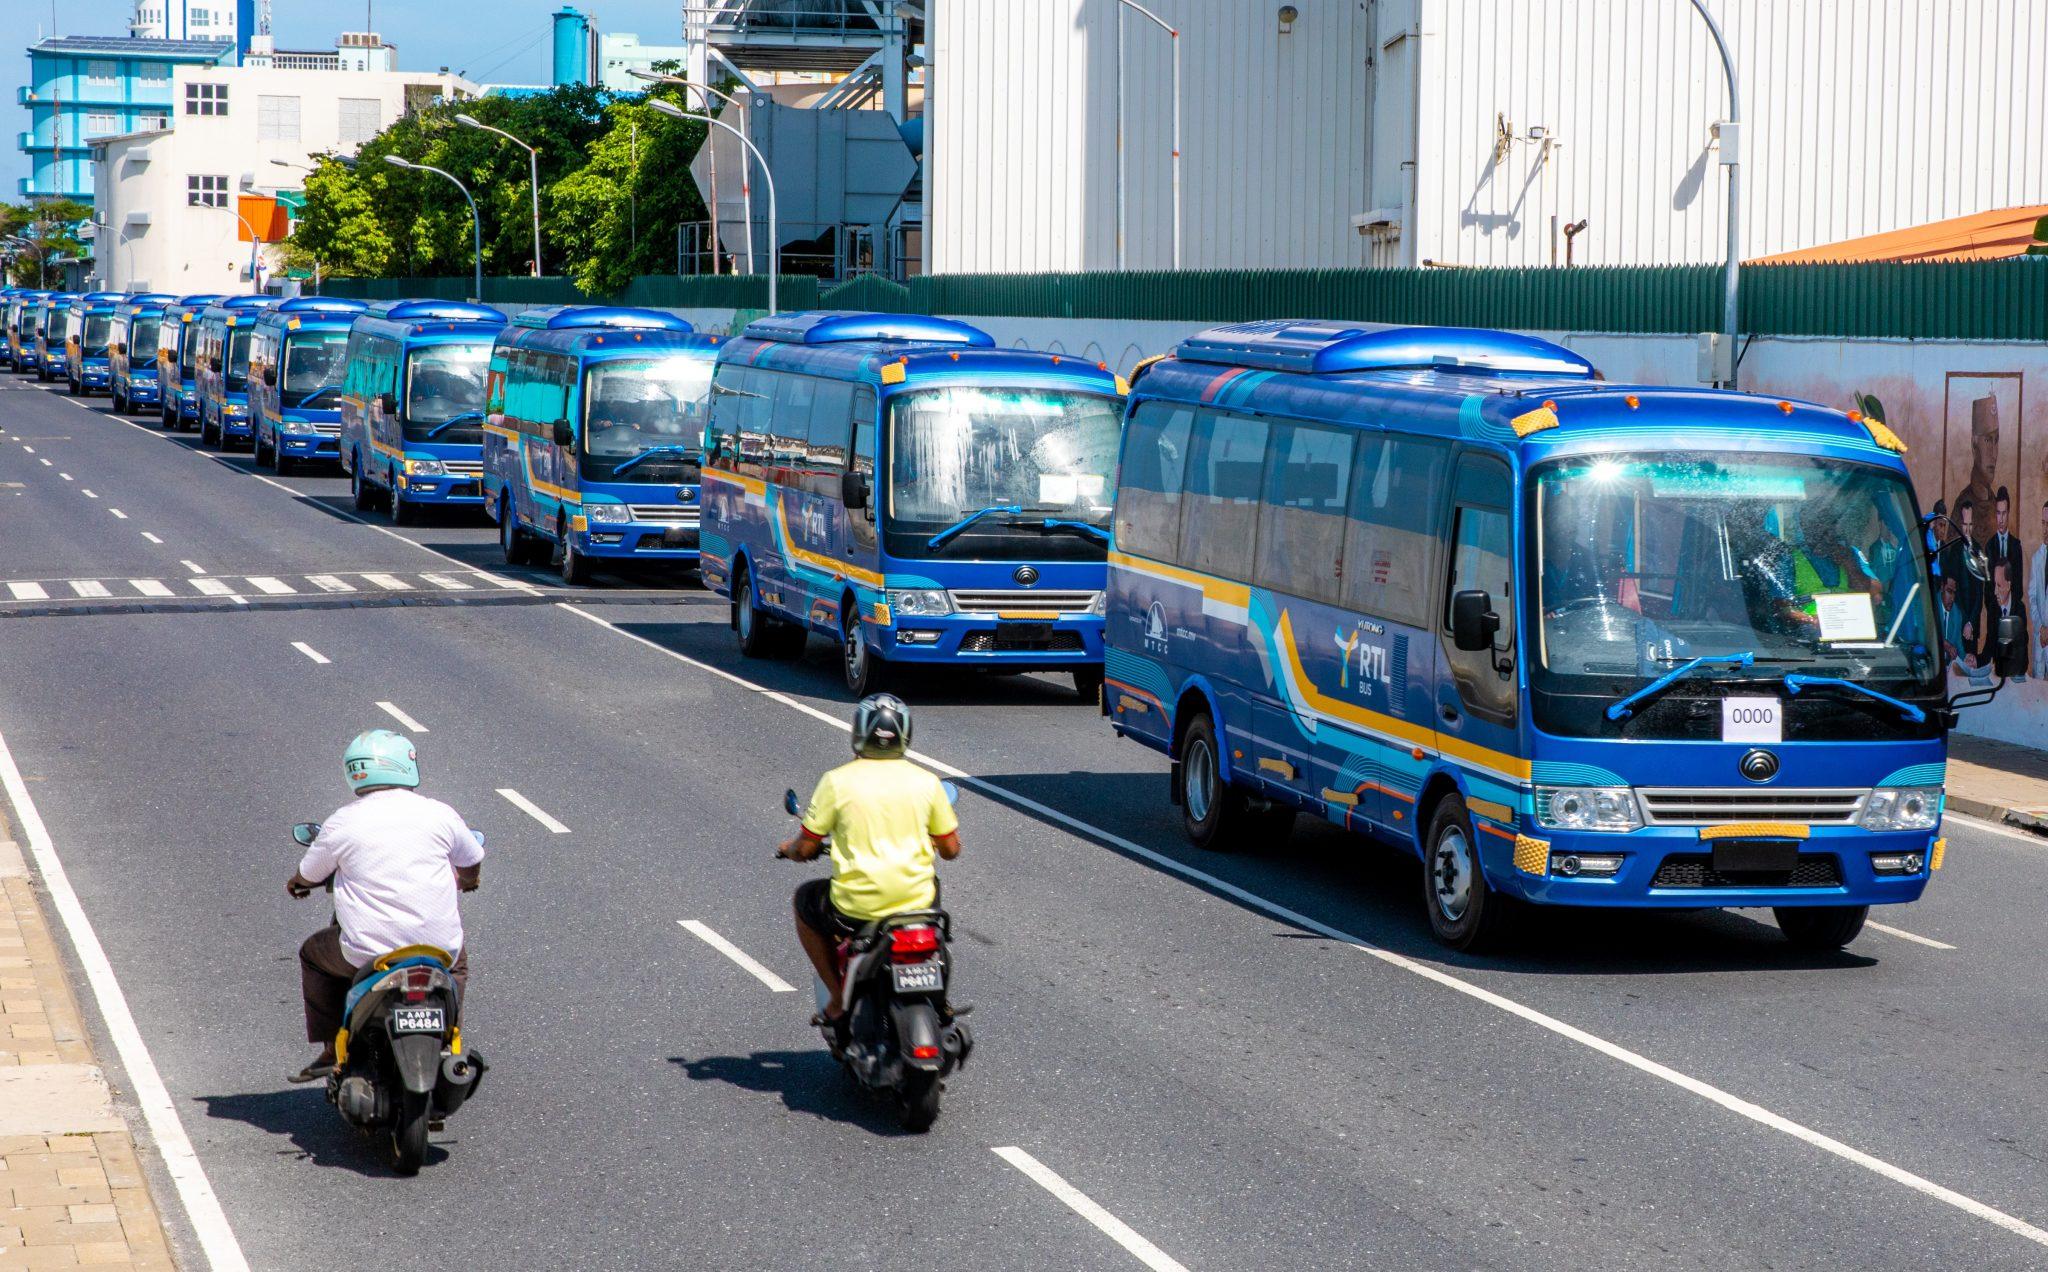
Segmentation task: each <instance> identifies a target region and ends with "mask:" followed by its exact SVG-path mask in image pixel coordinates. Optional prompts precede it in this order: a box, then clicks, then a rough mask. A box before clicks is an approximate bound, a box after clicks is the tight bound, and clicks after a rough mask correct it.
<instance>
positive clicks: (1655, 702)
mask: <svg viewBox="0 0 2048 1272" xmlns="http://www.w3.org/2000/svg"><path fill="white" fill-rule="evenodd" d="M1903 449H1904V447H1903V445H1902V444H1901V443H1900V442H1899V440H1898V439H1897V437H1896V436H1894V435H1893V434H1892V433H1891V432H1890V431H1889V430H1887V429H1886V428H1885V427H1884V426H1883V424H1882V423H1880V422H1878V421H1875V420H1872V419H1867V418H1864V417H1863V416H1861V415H1860V414H1858V413H1855V412H1850V413H1846V414H1845V413H1843V412H1841V411H1837V410H1833V409H1830V408H1827V407H1822V406H1816V405H1811V404H1806V403H1797V402H1788V401H1778V400H1775V399H1771V398H1767V397H1759V396H1755V395H1751V394H1742V393H1732V392H1717V391H1707V390H1697V389H1678V388H1658V387H1649V386H1643V387H1632V386H1627V385H1617V384H1609V383H1605V382H1603V381H1601V380H1600V379H1599V378H1598V377H1597V374H1596V373H1595V371H1594V369H1593V368H1592V367H1591V366H1590V365H1589V364H1588V363H1586V362H1585V360H1584V359H1582V358H1580V357H1579V356H1577V355H1576V354H1574V353H1572V352H1570V351H1569V350H1566V349H1563V348H1561V347H1559V346H1556V345H1552V344H1549V343H1547V342H1544V341H1541V340H1536V339H1532V338H1529V337H1524V336H1517V335H1511V334H1508V333H1503V332H1488V331H1470V330H1462V329H1455V328H1402V329H1390V330H1377V331H1368V330H1361V329H1357V328H1351V327H1344V326H1338V325H1325V324H1318V323H1314V322H1289V321H1271V322H1256V323H1247V324H1243V325H1240V326H1233V327H1222V328H1217V329H1215V330H1213V331H1209V332H1205V333H1203V334H1202V335H1200V336H1197V337H1195V338H1193V339H1190V340H1187V341H1184V342H1182V343H1181V344H1180V345H1179V347H1178V348H1177V349H1175V351H1174V352H1173V354H1172V355H1171V356H1170V357H1168V358H1167V359H1166V360H1164V361H1161V362H1158V363H1156V364H1154V365H1152V366H1150V367H1149V368H1148V369H1146V370H1145V372H1144V374H1143V375H1142V376H1141V377H1140V378H1139V380H1138V383H1137V384H1136V385H1135V386H1134V389H1133V393H1132V397H1131V402H1130V411H1129V415H1128V420H1127V425H1126V429H1125V439H1124V447H1123V453H1122V458H1121V462H1120V468H1119V480H1118V486H1117V501H1116V516H1115V537H1116V543H1115V550H1114V551H1113V552H1112V553H1111V555H1110V566H1109V606H1108V610H1109V614H1108V627H1107V634H1106V643H1107V645H1108V650H1107V653H1106V660H1107V668H1108V685H1107V686H1106V689H1105V694H1104V713H1105V714H1106V715H1108V716H1109V717H1110V719H1111V721H1112V722H1113V725H1114V727H1115V729H1116V731H1117V733H1119V734H1121V735H1123V736H1126V737H1131V738H1136V739H1138V740H1139V741H1141V742H1144V743H1146V744H1147V745H1149V746H1152V747H1154V748H1156V749H1158V750H1161V751H1164V752H1165V753H1166V754H1167V755H1169V756H1170V757H1171V758H1172V761H1173V763H1172V766H1171V770H1170V771H1171V781H1170V795H1171V798H1172V801H1173V802H1174V803H1175V804H1177V805H1179V807H1180V812H1181V819H1182V822H1183V824H1184V827H1185V829H1186V832H1187V834H1188V836H1189V838H1190V839H1192V840H1193V841H1194V842H1195V843H1197V844H1200V845H1205V846H1230V845H1233V844H1251V843H1263V842H1270V841H1272V840H1276V839H1278V838H1281V837H1283V836H1284V835H1285V834H1286V832H1287V829H1288V827H1289V826H1290V825H1291V823H1292V820H1293V818H1294V816H1295V815H1296V813H1298V812H1305V813H1308V814H1309V815H1311V816H1317V817H1322V818H1326V819H1327V820H1329V821H1331V822H1333V823H1335V824H1336V825H1338V826H1342V827H1346V828H1348V829H1352V830H1357V831H1362V832H1368V833H1371V834H1373V835H1376V836H1378V837H1380V838H1382V839H1384V840H1386V841H1389V842H1391V843H1393V844H1396V845H1400V846H1402V847H1405V848H1406V849H1408V850H1410V851H1412V852H1414V853H1416V854H1417V855H1418V856H1419V857H1420V858H1421V859H1422V862H1423V865H1424V870H1423V872H1422V877H1423V892H1424V908H1425V910H1426V912H1427V913H1428V916H1429V922H1430V924H1431V927H1432V929H1433V930H1434V932H1435V934H1436V936H1437V937H1438V939H1440V940H1442V941H1444V942H1445V943H1447V944H1449V945H1451V946H1454V947H1457V948H1466V949H1469V948H1473V947H1475V946H1477V945H1480V944H1483V943H1486V942H1487V941H1489V940H1491V939H1494V938H1497V937H1498V936H1500V935H1501V934H1502V931H1503V928H1504V926H1505V924H1506V923H1507V922H1508V921H1509V919H1510V917H1511V916H1512V914H1513V912H1514V907H1515V906H1516V905H1517V904H1519V903H1522V902H1536V903H1544V904H1557V905H1577V906H1621V907H1663V908H1676V909H1695V908H1719V907H1771V908H1773V909H1774V910H1775V912H1776V915H1777V919H1778V924H1779V926H1780V928H1781V929H1782V930H1783V932H1784V934H1785V935H1786V936H1787V937H1788V938H1789V939H1790V940H1792V941H1793V942H1795V943H1797V944H1800V945H1802V946H1805V947H1809V948H1816V949H1826V948H1836V947H1839V946H1841V945H1843V944H1845V943H1847V942H1848V941H1850V940H1852V939H1853V938H1854V937H1855V935H1856V934H1857V932H1858V931H1860V930H1861V928H1862V925H1863V922H1864V919H1865V917H1866V916H1867V914H1868V910H1869V907H1870V906H1872V905H1883V904H1891V903H1897V902H1906V901H1912V900H1914V899H1916V898H1918V897H1919V896H1920V894H1921V891H1922V890H1923V889H1924V888H1925V887H1926V886H1927V882H1928V878H1929V875H1930V873H1931V872H1932V871H1934V870H1938V869H1939V868H1940V867H1941V862H1942V854H1943V848H1944V845H1945V842H1946V841H1945V840H1943V839H1941V838H1939V834H1940V821H1941V812H1942V785H1943V776H1944V763H1945V757H1946V746H1947V741H1946V739H1947V734H1946V730H1947V729H1948V727H1949V726H1950V725H1951V724H1952V723H1953V720H1954V709H1955V708H1956V707H1959V706H1963V705H1973V701H1974V700H1972V701H1966V699H1970V697H1971V696H1970V695H1964V696H1963V698H1959V699H1956V700H1946V699H1945V698H1944V696H1943V671H1942V660H1941V655H1940V651H1939V649H1938V646H1937V641H1936V638H1935V637H1934V636H1933V635H1932V633H1937V632H1938V631H1939V628H1938V627H1937V626H1936V624H1935V621H1934V610H1933V607H1932V606H1933V600H1932V598H1931V596H1930V594H1929V590H1928V562H1927V560H1926V554H1925V552H1924V551H1923V544H1924V543H1925V541H1926V535H1925V532H1924V531H1923V529H1922V523H1921V519H1920V516H1919V513H1918V508H1917V505H1916V503H1915V501H1914V495H1913V487H1912V484H1911V482H1910V481H1909V480H1908V477H1907V473H1906V468H1905V465H1904V463H1903V461H1902V460H1901V457H1900V452H1901V451H1902V450H1903ZM1981 696H1982V695H1978V698H1980V699H1981Z"/></svg>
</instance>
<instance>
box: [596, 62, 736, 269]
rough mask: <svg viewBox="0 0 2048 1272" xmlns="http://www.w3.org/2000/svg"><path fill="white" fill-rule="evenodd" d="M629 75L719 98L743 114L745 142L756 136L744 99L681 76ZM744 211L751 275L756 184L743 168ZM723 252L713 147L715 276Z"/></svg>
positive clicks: (708, 107) (706, 109)
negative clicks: (743, 103) (720, 241)
mask: <svg viewBox="0 0 2048 1272" xmlns="http://www.w3.org/2000/svg"><path fill="white" fill-rule="evenodd" d="M626 73H627V74H628V75H631V76H632V77H633V78H634V79H638V80H646V81H647V82H648V83H650V84H675V85H677V86H679V87H681V88H684V89H695V90H697V91H698V92H700V93H702V94H704V95H705V97H706V98H707V99H708V98H712V97H716V98H717V99H718V100H720V101H722V102H724V103H725V104H726V105H728V106H732V107H735V108H736V109H738V110H739V112H740V135H741V136H742V137H743V138H744V137H751V136H752V129H751V127H750V126H749V125H748V122H747V119H748V116H747V110H746V107H744V106H742V105H741V104H740V99H739V98H737V97H734V96H733V95H732V94H731V93H728V92H726V91H725V90H723V89H718V88H712V87H711V86H710V85H708V84H699V83H697V82H696V81H695V80H687V79H684V78H683V77H682V76H680V75H661V74H657V73H656V72H654V71H628V72H626ZM704 113H705V114H707V115H708V114H710V113H711V103H710V101H708V100H707V101H706V102H705V103H704ZM740 209H741V211H740V214H741V215H742V216H744V217H745V218H746V219H747V272H748V273H749V274H751V273H753V272H754V183H753V180H752V178H751V177H750V176H749V175H748V171H747V168H746V166H745V165H741V167H740ZM719 250H720V245H719V242H718V147H716V146H713V147H712V148H711V272H712V273H714V274H715V273H718V272H719V268H718V256H719Z"/></svg>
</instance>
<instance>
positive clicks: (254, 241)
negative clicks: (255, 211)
mask: <svg viewBox="0 0 2048 1272" xmlns="http://www.w3.org/2000/svg"><path fill="white" fill-rule="evenodd" d="M228 211H230V212H234V214H235V219H236V220H237V221H240V222H241V223H242V228H243V229H245V230H247V231H249V286H251V287H254V286H256V285H257V282H256V249H257V248H259V247H262V246H263V237H262V236H261V235H259V234H258V233H256V227H255V226H253V225H251V224H249V218H248V217H246V216H243V215H242V214H241V213H240V212H239V211H236V209H234V208H229V209H228Z"/></svg>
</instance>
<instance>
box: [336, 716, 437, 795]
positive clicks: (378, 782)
mask: <svg viewBox="0 0 2048 1272" xmlns="http://www.w3.org/2000/svg"><path fill="white" fill-rule="evenodd" d="M341 767H342V771H343V772H345V773H347V774H348V788H349V789H350V790H352V791H354V792H356V793H357V794H358V795H360V794H362V792H363V791H365V790H367V789H369V788H371V787H376V786H418V785H419V784H420V758H419V752H417V751H415V750H413V746H412V739H410V738H408V737H406V736H405V735H404V734H403V733H393V732H392V731H391V730H389V729H371V730H370V731H369V732H367V733H358V734H356V736H355V738H354V739H353V740H351V741H350V742H349V744H348V750H347V751H345V752H343V753H342V757H341Z"/></svg>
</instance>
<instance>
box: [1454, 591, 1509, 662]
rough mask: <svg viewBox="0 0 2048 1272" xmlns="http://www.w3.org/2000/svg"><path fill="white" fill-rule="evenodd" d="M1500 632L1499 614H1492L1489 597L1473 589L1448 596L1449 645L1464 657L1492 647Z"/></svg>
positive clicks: (1491, 603)
mask: <svg viewBox="0 0 2048 1272" xmlns="http://www.w3.org/2000/svg"><path fill="white" fill-rule="evenodd" d="M1499 631H1500V615H1498V614H1496V613H1494V612H1493V598H1492V597H1491V596H1489V595H1487V594H1486V593H1485V592H1483V591H1480V590H1479V589H1477V588H1473V589H1470V590H1468V591H1463V592H1458V593H1456V594H1455V595H1453V596H1452V597H1451V643H1452V644H1454V645H1456V646H1457V647H1458V649H1459V650H1460V651H1461V652H1463V653H1467V654H1472V653H1477V652H1479V651H1480V650H1482V649H1492V648H1493V638H1494V636H1495V635H1496V634H1498V633H1499Z"/></svg>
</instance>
